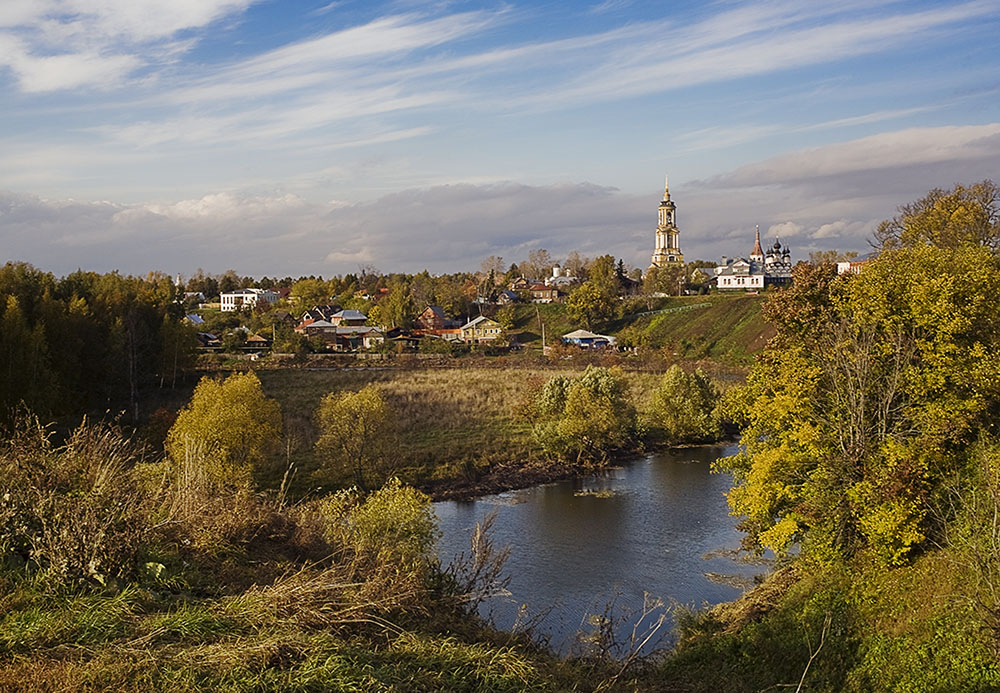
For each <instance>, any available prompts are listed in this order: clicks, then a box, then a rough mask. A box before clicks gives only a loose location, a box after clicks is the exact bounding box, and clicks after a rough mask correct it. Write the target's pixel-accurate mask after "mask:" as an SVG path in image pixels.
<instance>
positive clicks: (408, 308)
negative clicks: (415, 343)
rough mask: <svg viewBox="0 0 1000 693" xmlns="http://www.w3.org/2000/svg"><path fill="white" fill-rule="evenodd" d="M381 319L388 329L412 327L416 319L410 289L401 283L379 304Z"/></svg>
mask: <svg viewBox="0 0 1000 693" xmlns="http://www.w3.org/2000/svg"><path fill="white" fill-rule="evenodd" d="M378 309H379V319H380V320H381V323H382V324H383V325H385V326H386V327H390V328H391V327H404V328H408V327H412V326H413V320H414V318H415V317H416V310H415V309H414V306H413V297H412V296H410V287H409V286H408V285H407V284H405V283H403V282H400V283H398V284H396V285H395V286H394V287H393V288H392V291H390V292H389V295H388V296H386V297H385V298H383V299H382V300H381V301H379V303H378Z"/></svg>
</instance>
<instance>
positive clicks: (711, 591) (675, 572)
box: [435, 446, 765, 652]
mask: <svg viewBox="0 0 1000 693" xmlns="http://www.w3.org/2000/svg"><path fill="white" fill-rule="evenodd" d="M735 451H736V448H735V446H728V447H724V446H706V447H697V448H685V449H681V450H676V451H671V452H667V453H663V454H658V455H653V456H650V457H646V458H643V459H639V460H635V461H633V462H630V463H627V464H625V465H624V466H622V467H619V468H615V469H612V470H609V471H608V472H607V473H606V474H601V475H595V476H592V477H588V478H584V479H574V480H570V481H564V482H558V483H554V484H547V485H544V486H538V487H534V488H529V489H523V490H520V491H511V492H507V493H502V494H498V495H494V496H486V497H483V498H480V499H477V500H474V501H445V502H440V503H435V511H436V512H437V515H438V518H439V521H440V527H441V530H442V537H441V540H440V542H439V545H438V553H439V555H440V556H441V559H442V561H444V562H448V561H449V560H450V559H451V558H452V557H453V556H455V555H456V554H458V553H460V552H461V551H467V550H468V546H469V536H470V533H471V532H472V530H473V528H474V527H475V524H476V523H477V522H479V521H482V519H483V518H484V517H485V516H486V515H487V514H488V513H489V512H491V511H493V510H496V511H497V513H498V514H497V518H496V523H495V525H494V530H493V533H492V538H493V540H494V542H495V543H496V544H497V545H498V546H505V545H509V546H510V547H511V556H510V559H509V560H508V562H507V573H508V574H509V575H510V578H511V580H510V586H509V590H510V595H509V596H506V597H496V598H493V599H491V600H489V601H488V602H487V603H486V604H484V605H483V607H482V609H481V612H482V613H483V614H484V615H490V616H491V617H492V618H493V620H494V622H495V623H496V625H497V626H498V627H500V628H502V629H509V628H511V627H512V626H513V625H514V624H515V622H516V621H517V619H518V612H519V610H520V608H521V606H522V605H526V606H527V612H528V614H529V615H531V614H541V613H544V612H546V610H548V609H551V610H550V611H548V612H547V614H546V615H545V617H544V619H543V620H542V622H541V624H540V630H541V631H542V632H543V633H545V634H547V635H549V636H550V637H551V644H552V646H553V647H555V648H556V649H557V650H559V651H562V652H566V651H568V650H569V649H570V647H571V645H572V643H573V639H574V636H575V634H576V633H577V631H579V630H580V629H581V627H582V625H583V623H584V621H585V619H586V617H587V615H588V614H595V613H601V612H602V611H603V610H604V606H605V605H606V604H607V603H608V601H609V600H610V599H612V598H615V597H616V595H617V605H618V607H620V608H625V609H632V610H637V609H638V608H640V607H641V605H642V602H643V593H644V592H648V593H650V594H651V595H653V596H656V597H660V598H662V599H663V600H664V601H670V600H674V601H676V602H679V603H681V604H686V605H691V606H703V605H705V604H717V603H719V602H723V601H729V600H731V599H734V598H736V597H738V596H739V595H740V594H741V593H742V591H743V588H742V587H741V586H739V585H740V584H741V583H742V584H744V585H745V584H749V583H750V582H751V581H752V578H753V576H754V575H757V574H760V573H762V572H765V568H764V567H762V566H760V565H749V564H747V563H745V562H742V561H739V560H735V556H734V553H735V550H736V549H737V548H738V546H739V542H740V533H739V532H738V531H737V530H736V523H737V519H736V518H734V517H732V516H730V515H729V508H728V506H727V505H726V499H725V497H724V495H723V494H724V493H725V492H726V491H727V490H728V489H729V488H730V486H731V484H732V479H731V477H730V476H729V475H726V474H712V473H710V466H711V463H712V461H714V460H715V459H717V458H718V457H721V456H723V455H729V454H733V453H734V452H735Z"/></svg>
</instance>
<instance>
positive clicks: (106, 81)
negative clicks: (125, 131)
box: [0, 0, 254, 93]
mask: <svg viewBox="0 0 1000 693" xmlns="http://www.w3.org/2000/svg"><path fill="white" fill-rule="evenodd" d="M252 2H254V0H171V1H170V2H163V1H162V0H101V2H94V1H93V0H28V1H24V0H5V2H4V4H3V5H2V7H0V66H6V67H9V68H10V69H11V71H12V72H13V73H14V75H15V76H16V77H17V81H18V84H19V86H20V88H21V90H22V91H25V92H28V93H32V92H48V91H57V90H62V89H73V88H77V87H84V86H97V87H101V88H110V87H116V86H119V85H120V84H121V83H123V82H124V81H125V79H126V77H128V76H130V75H131V74H132V73H134V72H135V71H136V69H138V68H139V67H141V66H143V65H145V64H147V63H148V62H149V61H150V60H163V61H167V62H169V60H170V59H171V58H172V56H174V55H176V54H177V53H178V52H183V51H184V50H187V49H189V48H190V47H191V46H192V45H193V42H192V41H191V40H183V41H174V40H172V39H173V38H174V37H175V36H176V35H177V34H178V33H179V32H182V31H185V30H192V29H201V28H204V27H206V26H208V25H209V24H212V23H213V22H215V21H217V20H219V19H220V18H222V17H224V16H227V15H229V14H232V13H235V12H241V11H243V10H245V9H246V8H247V7H248V6H249V5H250V4H252Z"/></svg>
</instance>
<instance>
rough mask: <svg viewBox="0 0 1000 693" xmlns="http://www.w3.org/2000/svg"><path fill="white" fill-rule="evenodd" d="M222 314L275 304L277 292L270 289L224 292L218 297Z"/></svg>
mask: <svg viewBox="0 0 1000 693" xmlns="http://www.w3.org/2000/svg"><path fill="white" fill-rule="evenodd" d="M219 300H220V301H221V302H222V307H221V308H220V309H219V310H221V311H223V312H231V311H234V310H241V309H243V308H254V307H256V305H257V304H258V303H266V304H268V305H270V304H272V303H276V302H277V300H278V292H277V291H271V290H270V289H237V290H236V291H226V292H224V293H222V294H220V295H219Z"/></svg>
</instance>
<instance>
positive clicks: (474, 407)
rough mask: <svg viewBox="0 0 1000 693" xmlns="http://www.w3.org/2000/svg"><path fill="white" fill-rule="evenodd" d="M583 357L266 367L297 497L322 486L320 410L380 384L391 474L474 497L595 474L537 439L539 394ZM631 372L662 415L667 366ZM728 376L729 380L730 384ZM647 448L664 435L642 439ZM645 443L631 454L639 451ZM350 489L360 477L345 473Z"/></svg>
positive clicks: (635, 388)
mask: <svg viewBox="0 0 1000 693" xmlns="http://www.w3.org/2000/svg"><path fill="white" fill-rule="evenodd" d="M580 366H581V367H577V366H576V364H571V365H564V366H561V367H559V368H553V367H544V368H540V367H530V366H527V367H525V366H519V367H507V368H504V367H497V366H495V365H493V364H491V365H490V366H489V367H486V366H480V365H472V366H468V367H462V368H438V367H431V368H405V369H404V368H400V369H343V370H303V369H275V370H260V371H257V374H258V377H259V378H260V380H261V383H262V386H263V389H264V392H265V394H267V395H268V396H269V397H273V398H275V399H276V400H277V401H278V403H279V404H280V405H281V409H282V414H283V418H284V429H285V437H286V447H285V450H284V451H283V452H284V456H285V457H286V459H291V460H295V468H294V479H293V482H292V488H291V491H292V494H293V495H302V494H306V493H309V492H311V491H312V490H314V488H315V483H313V481H312V480H313V478H314V475H315V473H316V470H317V469H318V468H319V466H320V464H321V461H320V460H318V459H317V458H316V456H315V454H314V449H313V447H314V444H315V441H316V439H317V437H318V431H317V429H316V426H315V422H314V418H313V417H314V412H315V411H316V408H317V407H318V406H319V403H320V400H321V399H322V398H323V397H324V396H325V395H327V394H328V393H330V392H335V393H336V392H346V391H356V390H359V389H361V388H362V387H364V386H366V385H369V384H377V385H378V386H379V389H380V391H381V392H382V393H383V395H384V396H385V399H386V401H387V403H388V405H389V407H390V408H391V410H392V411H393V412H394V423H395V431H394V435H395V436H396V440H397V444H396V445H395V447H394V452H393V459H392V465H390V466H391V467H392V469H391V472H392V474H393V475H396V476H398V477H399V478H400V479H402V480H403V481H405V482H407V483H409V484H411V485H413V486H416V487H417V488H420V489H422V490H424V491H426V492H427V493H429V494H430V495H431V496H432V497H433V498H434V499H436V500H441V499H457V498H471V497H475V496H479V495H484V494H489V493H497V492H500V491H505V490H510V489H514V488H524V487H526V486H531V485H534V484H539V483H547V482H550V481H555V480H558V479H564V478H567V477H571V476H575V475H579V474H582V473H587V472H589V471H592V470H593V466H592V465H576V464H572V463H568V462H563V461H558V460H555V459H553V458H552V456H549V455H546V454H545V452H544V451H543V449H542V447H541V446H540V444H539V442H538V440H537V439H536V436H535V426H536V423H537V414H536V412H535V399H536V398H537V396H538V393H539V392H540V390H541V388H542V386H543V385H544V384H545V383H546V382H547V381H548V380H549V379H550V378H552V377H554V376H557V375H562V376H567V377H576V376H578V375H580V374H581V373H582V364H580ZM622 377H623V378H624V381H625V383H626V385H627V389H628V397H629V400H630V402H631V403H632V405H633V406H634V407H635V410H636V413H637V415H638V417H639V419H640V421H647V420H649V419H650V418H651V417H652V413H651V411H652V399H653V393H654V391H655V390H656V388H657V387H658V386H659V384H660V381H661V380H662V377H663V372H662V371H647V370H625V369H623V374H622ZM726 385H728V383H726V384H723V387H725V386H726ZM640 444H641V445H642V446H643V448H644V449H645V450H650V449H655V447H656V441H654V440H651V439H647V440H644V441H640ZM638 452H640V450H639V449H635V448H633V449H628V450H625V451H622V453H621V454H623V455H635V454H637V453H638ZM285 469H286V467H285V466H282V465H280V464H277V463H276V464H275V465H274V466H272V467H271V468H269V469H265V470H261V472H260V474H259V478H258V483H259V485H261V486H262V487H264V488H277V487H278V485H280V483H281V480H282V478H283V475H284V473H285ZM342 482H343V485H344V486H348V485H350V483H351V480H350V479H349V478H347V477H345V478H343V479H342Z"/></svg>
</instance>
